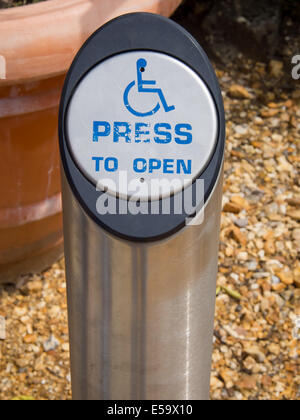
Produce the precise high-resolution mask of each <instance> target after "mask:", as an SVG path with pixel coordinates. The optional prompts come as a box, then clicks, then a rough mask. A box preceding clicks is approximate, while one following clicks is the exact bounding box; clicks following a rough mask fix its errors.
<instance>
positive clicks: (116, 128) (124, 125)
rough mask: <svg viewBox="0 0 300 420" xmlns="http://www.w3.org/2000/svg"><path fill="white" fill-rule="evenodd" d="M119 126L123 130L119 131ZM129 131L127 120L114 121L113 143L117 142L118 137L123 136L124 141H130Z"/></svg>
mask: <svg viewBox="0 0 300 420" xmlns="http://www.w3.org/2000/svg"><path fill="white" fill-rule="evenodd" d="M121 128H124V129H125V130H124V131H122V132H121V131H120V129H121ZM130 133H131V128H130V124H129V123H127V122H115V124H114V143H118V142H119V138H120V137H124V138H125V141H126V143H131V138H130V136H129V134H130Z"/></svg>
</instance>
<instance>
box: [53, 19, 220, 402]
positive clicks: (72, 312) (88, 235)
mask: <svg viewBox="0 0 300 420" xmlns="http://www.w3.org/2000/svg"><path fill="white" fill-rule="evenodd" d="M59 134H60V150H61V158H62V168H63V170H62V185H63V209H64V235H65V255H66V272H67V291H68V308H69V330H70V348H71V371H72V389H73V398H74V399H76V400H100V399H102V400H113V399H115V400H189V399H190V400H195V399H208V398H209V380H210V370H211V353H212V341H213V320H214V309H215V295H216V276H217V262H218V246H219V224H220V213H221V197H222V173H223V170H222V169H223V158H224V142H225V119H224V110H223V102H222V96H221V92H220V89H219V85H218V82H217V79H216V76H215V73H214V71H213V68H212V66H211V65H210V63H209V60H208V58H207V56H206V55H205V53H204V52H203V50H202V49H201V47H200V46H199V44H198V43H197V41H195V40H194V39H193V38H192V36H191V35H190V34H189V33H188V32H186V31H185V30H184V29H183V28H181V27H180V26H179V25H177V24H176V23H174V22H172V21H171V20H168V19H165V18H162V17H160V16H157V15H151V14H146V13H137V14H129V15H124V16H121V17H120V18H118V19H115V20H113V21H111V22H109V23H108V24H106V25H105V26H104V27H102V28H100V30H99V31H97V32H96V33H95V34H94V35H93V36H92V37H90V38H89V40H88V41H87V42H86V43H85V45H84V46H83V48H82V49H81V50H80V52H79V53H78V55H77V57H76V58H75V60H74V62H73V64H72V66H71V69H70V71H69V73H68V75H67V78H66V81H65V86H64V91H63V95H62V100H61V107H60V117H59ZM187 197H189V200H188V199H187ZM187 202H188V205H187Z"/></svg>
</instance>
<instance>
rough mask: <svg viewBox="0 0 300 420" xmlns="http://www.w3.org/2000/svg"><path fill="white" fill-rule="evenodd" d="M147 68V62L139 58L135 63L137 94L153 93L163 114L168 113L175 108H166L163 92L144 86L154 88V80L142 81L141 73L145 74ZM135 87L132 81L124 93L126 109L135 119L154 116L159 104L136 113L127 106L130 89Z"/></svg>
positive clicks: (134, 82)
mask: <svg viewBox="0 0 300 420" xmlns="http://www.w3.org/2000/svg"><path fill="white" fill-rule="evenodd" d="M146 67H147V61H146V60H145V59H143V58H140V59H139V60H138V61H137V87H138V92H139V93H155V94H157V95H158V97H159V99H160V102H161V104H162V106H163V108H164V110H165V112H170V111H173V110H174V109H175V106H168V104H167V101H166V99H165V96H164V94H163V91H162V90H161V89H158V88H148V87H146V86H155V85H156V81H155V80H143V73H144V72H145V69H146ZM135 85H136V81H135V80H134V81H133V82H131V83H130V84H129V85H128V86H127V88H126V89H125V92H124V104H125V106H126V108H127V109H128V111H129V112H131V114H133V115H135V116H136V117H148V116H150V115H154V114H156V113H157V112H158V111H159V110H160V107H161V104H160V102H158V103H157V104H156V106H155V107H154V108H153V109H152V110H151V111H148V112H138V111H136V110H135V109H134V108H133V107H132V106H131V105H130V104H129V93H130V91H131V89H132V88H134V86H135Z"/></svg>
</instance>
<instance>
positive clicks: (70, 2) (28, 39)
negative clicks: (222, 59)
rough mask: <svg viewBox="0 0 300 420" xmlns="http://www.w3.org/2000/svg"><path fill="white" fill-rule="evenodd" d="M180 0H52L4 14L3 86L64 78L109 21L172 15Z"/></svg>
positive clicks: (0, 26)
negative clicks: (133, 14)
mask: <svg viewBox="0 0 300 420" xmlns="http://www.w3.org/2000/svg"><path fill="white" fill-rule="evenodd" d="M181 1H182V0H48V1H45V2H41V3H36V4H31V5H26V6H20V7H14V8H9V9H3V10H0V65H1V64H2V66H3V65H4V64H3V63H4V62H5V78H3V77H4V76H3V71H2V72H1V71H0V76H1V80H0V86H1V85H2V86H3V85H12V84H16V83H22V82H24V81H35V80H40V79H43V78H49V77H55V76H58V75H61V74H64V73H65V72H66V71H67V69H68V67H69V66H70V64H71V62H72V59H73V58H74V55H75V54H76V52H77V51H78V49H79V48H80V47H81V45H82V44H83V43H84V41H85V40H86V39H87V38H88V37H89V35H90V34H92V33H93V32H94V31H95V30H96V29H97V28H99V27H100V26H101V25H103V24H104V23H105V22H107V21H109V20H110V19H112V18H114V17H117V16H119V15H122V14H125V13H131V12H138V11H140V12H141V11H144V12H153V13H159V14H162V15H165V16H169V15H170V14H171V13H172V12H173V11H174V10H175V9H176V8H177V7H178V6H179V4H180V3H181ZM0 70H1V69H0ZM1 73H2V75H1Z"/></svg>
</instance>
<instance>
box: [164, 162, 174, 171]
mask: <svg viewBox="0 0 300 420" xmlns="http://www.w3.org/2000/svg"><path fill="white" fill-rule="evenodd" d="M173 173H174V159H164V174H173Z"/></svg>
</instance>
